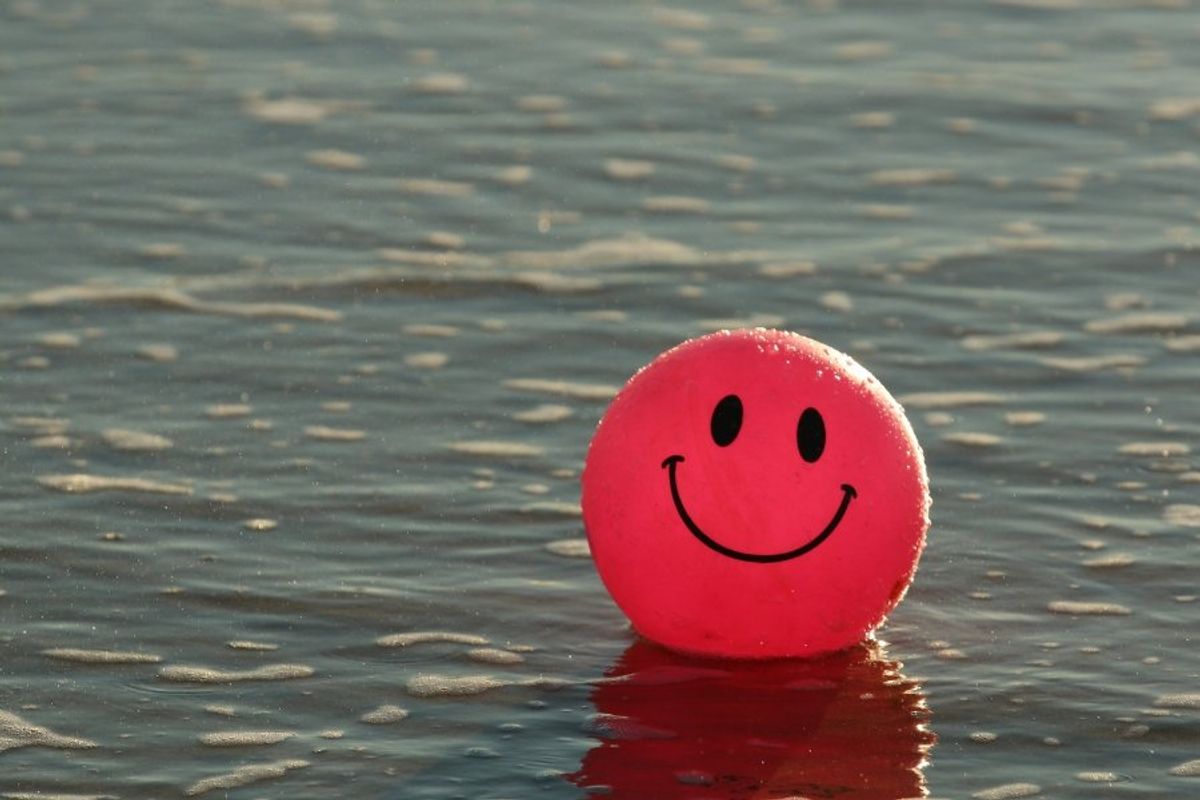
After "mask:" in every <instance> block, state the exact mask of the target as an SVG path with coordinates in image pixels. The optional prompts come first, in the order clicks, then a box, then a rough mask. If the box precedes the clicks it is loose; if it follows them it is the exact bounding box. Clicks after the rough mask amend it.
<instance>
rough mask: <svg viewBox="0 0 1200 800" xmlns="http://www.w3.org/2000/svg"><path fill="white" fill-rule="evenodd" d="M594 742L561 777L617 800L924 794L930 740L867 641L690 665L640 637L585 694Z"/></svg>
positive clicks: (917, 706)
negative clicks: (802, 653)
mask: <svg viewBox="0 0 1200 800" xmlns="http://www.w3.org/2000/svg"><path fill="white" fill-rule="evenodd" d="M591 697H592V702H593V703H594V704H595V706H596V709H597V711H598V712H599V713H598V716H597V720H596V726H595V727H596V736H597V737H598V738H600V739H601V743H600V744H599V745H598V746H597V747H595V748H593V749H592V750H590V751H589V752H588V753H587V755H585V756H584V758H583V763H582V764H581V765H580V768H579V770H578V771H576V772H574V773H572V774H571V775H569V776H567V777H568V779H569V780H571V781H572V782H573V783H575V784H576V785H578V786H580V787H597V789H599V787H606V788H607V790H608V791H609V792H611V793H610V794H607V795H604V794H601V795H599V796H600V797H604V796H608V797H613V798H617V800H621V799H622V798H625V799H626V800H629V799H632V798H636V799H637V800H675V799H676V798H677V799H678V800H725V799H726V798H728V799H729V800H735V799H736V800H760V799H762V800H765V799H766V798H797V799H799V798H813V799H814V800H815V798H838V799H839V800H867V799H868V798H870V799H871V800H899V799H900V798H915V797H927V796H928V792H927V791H926V788H925V778H924V775H923V774H922V772H921V770H922V768H923V767H924V765H925V762H926V758H927V756H928V753H929V751H930V750H931V749H932V747H933V745H934V742H935V741H936V740H937V737H936V736H935V734H934V733H933V732H932V731H931V730H929V728H928V726H927V724H926V723H927V721H928V718H929V711H928V708H927V707H926V705H925V698H924V696H923V695H922V694H921V692H920V688H919V687H918V686H917V684H916V683H915V682H913V681H911V680H909V679H907V678H905V677H904V676H903V675H901V674H900V664H899V663H897V662H895V661H890V660H888V659H887V658H885V656H884V654H883V651H882V648H880V647H879V646H878V645H877V644H872V643H865V644H862V645H859V646H857V647H855V648H852V649H850V650H847V651H844V652H841V653H838V654H835V655H832V656H828V657H826V658H821V659H816V660H811V661H767V662H731V661H717V660H709V659H700V658H693V657H690V656H684V655H680V654H677V653H672V652H670V651H667V650H663V649H661V648H659V647H657V646H655V645H652V644H650V643H648V642H645V641H639V642H637V643H635V644H634V645H633V646H631V647H630V648H629V649H628V650H626V651H625V653H624V654H623V655H622V656H621V658H620V659H619V660H618V661H617V662H616V664H614V665H613V667H612V668H611V669H610V670H609V671H608V673H607V674H606V676H605V678H604V680H603V681H601V682H600V683H598V684H597V686H596V688H595V689H594V690H593V691H592V696H591Z"/></svg>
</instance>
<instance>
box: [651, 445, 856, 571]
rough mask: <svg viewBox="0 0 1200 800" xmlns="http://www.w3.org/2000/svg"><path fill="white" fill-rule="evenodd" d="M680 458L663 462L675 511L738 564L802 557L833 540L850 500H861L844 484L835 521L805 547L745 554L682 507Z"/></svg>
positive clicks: (699, 535) (706, 541) (698, 534)
mask: <svg viewBox="0 0 1200 800" xmlns="http://www.w3.org/2000/svg"><path fill="white" fill-rule="evenodd" d="M683 460H684V458H683V456H681V455H673V456H667V457H666V458H665V459H663V462H662V467H663V469H665V470H667V474H668V476H669V478H668V479H669V481H670V483H671V499H672V500H673V501H674V502H675V511H676V512H677V513H678V514H679V519H680V520H681V521H682V522H683V524H684V525H686V526H687V529H688V530H689V531H691V532H692V535H693V536H695V537H696V538H697V539H699V540H700V541H701V542H702V543H703V544H704V545H705V546H706V547H708V548H709V549H710V550H715V551H716V552H718V553H720V554H721V555H723V556H728V557H729V558H736V559H737V560H738V561H749V562H751V563H754V564H775V563H778V562H780V561H788V560H790V559H793V558H799V557H800V556H802V555H804V554H805V553H807V552H810V551H811V550H813V549H814V548H816V547H819V546H820V544H821V543H822V542H824V541H825V540H826V539H828V538H829V537H830V535H831V534H832V533H833V532H834V531H835V530H836V529H837V526H838V524H839V523H840V522H841V521H842V517H844V516H845V515H846V509H848V508H850V501H851V500H853V499H855V498H856V497H858V492H856V491H855V490H854V487H853V486H851V485H850V484H848V483H843V484H842V502H841V504H840V505H838V509H837V511H836V512H834V515H833V519H831V520H829V524H828V525H826V526H825V529H824V530H823V531H821V532H820V533H818V534H817V535H816V536H814V537H813V538H812V539H809V540H808V541H807V542H805V543H804V544H802V545H800V546H799V547H796V548H794V549H792V550H785V551H784V552H782V553H745V552H742V551H741V550H734V549H733V548H732V547H726V546H725V545H723V544H721V543H720V542H718V541H717V540H715V539H713V538H712V537H711V536H709V535H708V534H707V533H705V532H704V531H703V530H701V529H700V526H699V525H697V524H696V523H695V521H694V520H693V519H692V518H691V516H690V515H689V514H688V512H687V508H685V507H684V505H683V499H682V498H680V496H679V486H678V484H677V483H676V482H675V466H676V465H677V464H678V463H679V462H681V461H683Z"/></svg>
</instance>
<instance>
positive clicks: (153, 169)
mask: <svg viewBox="0 0 1200 800" xmlns="http://www.w3.org/2000/svg"><path fill="white" fill-rule="evenodd" d="M1198 74H1200V16H1198V15H1197V13H1196V7H1195V4H1194V3H1192V2H1189V0H1163V1H1162V2H1153V1H1147V2H1137V1H1136V0H1129V1H1128V2H1126V1H1125V0H1075V1H1071V0H1065V1H1064V0H1056V1H1054V2H1045V1H1044V0H1043V1H1041V2H1039V1H1038V0H1029V1H1028V2H1022V1H1021V0H1015V1H1010V2H991V3H940V4H934V3H906V4H900V5H896V4H885V3H865V2H864V3H858V2H855V3H843V4H838V3H836V2H814V3H811V4H807V5H805V4H790V3H781V2H771V0H757V1H755V2H750V1H749V0H747V2H743V3H741V4H731V3H717V2H701V1H700V0H694V1H693V2H690V3H688V4H687V5H686V6H684V5H682V4H680V5H672V6H660V5H655V4H650V3H603V4H600V3H594V4H581V3H580V4H564V3H554V2H544V1H543V0H534V1H533V2H459V3H446V4H442V3H415V2H414V3H406V4H391V3H381V2H369V1H366V0H364V1H362V2H349V1H347V2H343V3H336V4H335V3H330V2H320V0H226V1H225V2H218V3H183V2H177V1H168V2H155V3H149V2H143V3H138V2H132V1H128V2H113V3H86V2H75V3H71V4H59V3H50V2H35V1H34V0H5V2H3V4H0V259H2V263H3V268H4V269H3V285H2V287H0V291H2V292H3V294H2V295H0V324H2V325H3V332H4V336H3V339H2V340H0V376H2V377H0V386H2V397H3V403H4V408H3V411H2V412H0V423H2V430H0V436H2V438H0V442H2V445H0V447H2V449H0V453H2V458H3V474H4V479H3V481H0V510H2V513H3V519H4V526H3V532H2V533H0V620H2V628H0V648H2V650H0V654H2V655H0V792H2V793H4V794H5V795H6V796H8V797H26V796H50V795H62V794H66V795H84V796H90V797H96V796H104V797H119V798H123V799H127V798H154V797H178V796H182V795H184V794H185V793H191V794H199V795H200V796H224V795H225V794H226V793H227V794H228V795H229V796H231V797H293V796H342V795H344V794H345V793H346V791H347V790H348V788H349V790H350V791H352V792H353V794H354V795H355V796H360V797H381V798H452V797H470V798H492V799H493V800H500V799H501V798H515V797H534V796H538V797H543V796H544V797H547V798H575V797H582V796H585V795H586V794H589V793H596V792H601V791H608V792H610V793H611V796H614V797H621V798H649V797H676V796H678V797H690V798H714V797H769V796H789V794H790V795H800V796H812V797H832V796H837V797H883V798H888V797H897V796H904V795H906V794H909V795H918V796H920V795H923V794H928V795H929V796H933V797H943V798H950V797H968V796H971V795H973V794H976V793H980V794H978V796H979V797H982V798H988V797H992V798H996V797H1018V796H1028V795H1031V794H1032V793H1033V792H1035V791H1040V793H1041V794H1042V795H1043V796H1047V797H1058V798H1085V797H1086V798H1092V797H1097V796H1113V797H1128V798H1132V797H1186V796H1189V795H1192V794H1195V793H1196V792H1197V787H1198V786H1200V784H1197V783H1196V778H1195V777H1190V776H1189V773H1193V774H1194V773H1195V772H1196V771H1198V770H1197V768H1196V767H1195V766H1192V767H1188V766H1186V764H1188V762H1190V761H1191V760H1193V759H1197V758H1200V716H1198V715H1200V712H1198V711H1197V709H1196V707H1197V705H1200V697H1198V696H1197V694H1196V692H1197V689H1198V688H1200V687H1198V686H1197V679H1198V677H1200V656H1198V655H1197V652H1198V651H1197V648H1196V633H1195V632H1196V630H1197V629H1198V626H1197V622H1198V621H1200V613H1198V611H1200V602H1198V601H1197V599H1196V597H1197V594H1198V593H1200V589H1198V585H1197V579H1196V575H1197V568H1198V567H1200V555H1198V552H1200V550H1198V540H1197V535H1198V534H1200V508H1198V506H1200V499H1198V496H1200V490H1198V484H1200V467H1198V466H1197V463H1196V460H1195V459H1196V455H1195V448H1196V441H1197V432H1198V431H1200V411H1198V408H1200V407H1198V406H1197V404H1196V402H1195V387H1196V385H1197V375H1198V371H1197V364H1198V362H1197V357H1198V356H1197V354H1198V353H1200V338H1197V337H1198V335H1200V325H1198V319H1200V314H1198V312H1197V308H1198V307H1200V306H1198V302H1197V301H1198V298H1200V289H1198V287H1200V281H1198V280H1197V277H1198V275H1200V269H1198V268H1200V255H1198V254H1197V251H1196V249H1195V243H1196V239H1197V229H1198V228H1200V203H1198V202H1197V191H1196V187H1197V186H1198V185H1200V127H1198V126H1200V79H1197V77H1196V76H1197V75H1198ZM745 324H763V325H771V326H779V327H786V328H790V329H794V330H799V331H802V332H807V333H809V334H811V335H814V336H816V337H817V338H820V339H821V340H823V341H825V342H828V343H829V344H831V345H834V346H836V347H838V348H840V349H843V350H845V351H847V352H849V353H851V354H852V355H854V356H855V357H856V358H857V359H858V360H860V361H861V362H863V363H864V364H865V365H867V366H868V367H869V368H870V369H871V370H872V371H873V372H874V373H875V374H876V375H877V376H878V377H879V378H880V379H881V380H882V381H883V382H884V383H885V384H886V385H887V386H888V387H889V388H890V389H891V390H892V392H893V393H894V394H896V395H897V396H898V397H901V398H902V399H903V400H904V401H905V403H906V406H907V408H908V410H909V414H910V416H911V417H912V419H913V423H914V426H915V427H916V430H917V433H918V436H919V438H920V439H921V441H922V443H923V445H924V447H925V450H926V456H927V460H928V466H929V471H930V474H931V478H932V482H933V493H934V524H933V528H932V530H931V533H930V543H929V548H928V550H927V551H926V554H925V556H924V559H923V563H922V566H921V568H920V570H919V572H918V576H917V580H916V583H915V585H914V588H913V590H912V591H911V592H910V594H909V596H908V598H907V600H906V601H905V602H904V603H903V604H902V605H901V606H900V608H899V609H898V610H897V611H896V613H895V614H893V616H892V618H891V620H890V621H889V623H888V625H887V626H886V627H885V628H884V629H883V630H882V631H881V634H880V636H881V638H882V639H883V640H885V641H886V643H887V644H886V647H885V648H884V649H883V650H881V651H880V650H872V649H865V650H858V651H852V652H851V653H849V654H846V655H843V656H841V657H839V659H840V660H837V659H835V660H834V661H827V662H819V663H817V664H796V665H791V666H789V667H780V666H778V665H775V666H770V665H767V666H763V665H758V666H754V665H749V666H748V665H724V664H712V663H708V662H704V663H699V664H697V663H693V662H691V661H689V660H688V659H684V658H680V657H675V656H669V655H666V654H663V653H660V652H657V651H654V650H653V649H649V650H647V649H646V648H645V646H644V645H640V644H637V643H636V641H635V639H634V637H633V636H632V634H631V633H630V631H629V629H628V627H627V626H626V623H625V621H624V619H623V618H622V616H621V615H620V613H619V612H618V611H617V610H616V609H615V608H614V607H613V606H612V604H611V603H610V601H609V600H608V598H607V596H606V594H605V593H604V591H603V588H602V587H601V585H600V584H599V581H598V580H597V578H596V576H595V574H594V571H593V569H592V567H591V565H590V563H589V561H588V560H587V558H586V551H585V550H584V549H583V548H582V547H581V545H580V539H581V537H582V529H581V524H580V520H579V517H578V508H577V501H578V486H577V481H578V473H579V469H580V467H581V464H582V458H583V454H584V452H585V448H586V445H587V441H588V438H589V436H590V433H591V431H592V429H593V426H594V424H595V422H596V420H597V419H598V417H599V415H600V414H601V413H602V411H603V409H604V406H605V402H606V400H607V398H608V397H609V396H610V394H611V391H612V388H613V387H616V386H619V385H620V384H621V382H622V381H624V380H625V378H626V377H627V376H628V375H629V374H630V373H632V371H633V370H634V369H636V368H637V367H638V366H640V365H641V364H643V363H645V362H646V361H647V360H649V359H650V358H651V357H653V355H655V354H656V353H657V352H659V351H660V350H662V349H664V348H666V347H668V346H671V345H673V344H675V343H677V342H679V341H680V340H682V339H684V338H687V337H689V336H692V335H696V334H699V333H702V332H704V331H707V330H712V329H715V328H720V327H723V326H733V325H745ZM81 476H82V477H81ZM1078 604H1085V605H1078ZM1081 612H1090V613H1081ZM423 631H434V632H443V633H449V634H454V636H449V637H440V638H442V639H447V638H448V639H451V641H418V642H412V643H408V644H404V642H405V640H404V639H403V637H401V638H400V639H399V641H397V639H395V638H392V639H388V638H386V637H390V636H392V635H393V634H403V633H412V632H423ZM435 638H438V637H435ZM377 640H382V641H383V642H384V644H379V643H377ZM385 644H389V645H390V646H384V645H385ZM64 651H65V652H64ZM78 651H84V652H78ZM96 651H101V652H96ZM498 651H499V652H498ZM122 654H123V655H122ZM96 662H102V663H96ZM113 662H132V663H113ZM628 674H632V675H633V676H634V677H632V678H626V679H624V680H621V679H619V678H620V676H622V675H628ZM606 676H607V677H606ZM397 708H399V709H403V711H405V712H407V715H405V714H404V713H402V712H400V711H398V710H397ZM742 709H744V713H743V712H742ZM364 717H366V718H367V720H369V721H364V719H363V718H364ZM247 732H249V733H247ZM664 737H666V738H664ZM935 740H936V741H935ZM714 741H716V742H719V743H721V744H722V745H724V747H723V749H721V748H718V749H714V747H713V746H712V743H713V742H714ZM243 784H244V785H245V786H246V788H239V785H243Z"/></svg>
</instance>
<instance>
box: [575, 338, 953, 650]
mask: <svg viewBox="0 0 1200 800" xmlns="http://www.w3.org/2000/svg"><path fill="white" fill-rule="evenodd" d="M582 505H583V515H584V526H585V529H586V531H587V535H588V540H589V542H590V544H591V548H592V555H593V559H594V561H595V564H596V567H597V569H598V571H599V573H600V577H601V579H602V580H603V581H604V584H605V586H606V587H607V588H608V589H609V592H610V593H611V594H612V596H613V599H614V600H615V601H616V602H617V605H618V606H620V607H621V609H622V610H623V611H625V613H626V614H627V615H628V616H629V618H630V619H631V621H632V622H633V624H634V627H635V628H636V629H637V630H638V631H639V632H640V633H641V634H642V635H644V636H646V637H647V638H650V639H653V640H655V641H657V642H659V643H661V644H665V645H667V646H668V647H673V648H675V649H678V650H685V651H690V652H695V653H704V654H712V655H727V656H738V657H777V656H792V655H813V654H817V653H821V652H826V651H829V650H836V649H840V648H842V647H846V646H849V645H851V644H854V643H856V642H858V641H860V640H861V639H862V638H863V636H864V635H866V634H867V633H868V632H869V631H870V630H872V629H873V628H874V627H876V626H877V625H878V624H879V623H880V622H881V621H882V619H883V618H884V616H885V615H886V614H887V612H888V611H890V610H891V608H892V607H894V606H895V604H896V603H897V602H899V600H900V598H901V597H902V596H903V594H904V591H905V589H906V588H907V586H908V583H909V580H910V578H911V576H912V574H913V571H914V569H915V567H916V562H917V558H918V556H919V555H920V552H921V549H922V547H923V545H924V535H925V530H926V528H927V526H928V506H929V496H928V489H927V484H926V478H925V469H924V461H923V457H922V455H921V450H920V447H919V445H918V444H917V442H916V439H915V437H914V436H913V433H912V429H911V427H910V426H909V425H908V422H907V420H906V419H905V417H904V413H903V410H902V409H901V408H900V406H899V404H898V403H896V401H895V400H894V399H892V397H891V395H890V394H888V393H887V391H886V390H885V389H884V388H883V386H882V385H881V384H880V383H879V382H878V381H877V380H876V379H875V378H874V377H873V376H872V375H871V374H870V373H869V372H867V370H866V369H864V368H863V367H862V366H860V365H859V364H857V363H856V362H855V361H854V360H853V359H851V358H850V357H849V356H846V355H844V354H842V353H839V352H838V351H836V350H833V349H832V348H829V347H827V346H825V345H822V344H820V343H819V342H815V341H813V340H812V339H808V338H806V337H803V336H800V335H798V334H794V333H787V332H782V331H766V330H761V329H758V330H752V331H750V330H747V331H732V332H728V331H726V332H722V333H719V334H711V335H709V336H704V337H701V338H699V339H694V340H691V341H689V342H685V343H684V344H682V345H680V346H679V347H676V348H673V349H672V350H669V351H667V352H666V353H664V354H662V355H661V356H659V357H658V358H657V359H655V360H654V361H653V362H652V363H651V364H650V365H648V366H647V367H645V368H643V369H642V370H640V371H639V372H638V373H637V374H636V375H634V377H633V378H631V379H630V381H629V383H628V384H627V385H626V386H625V387H624V388H623V389H622V390H621V392H620V393H619V394H618V395H617V397H616V398H615V399H614V400H613V402H612V404H611V405H610V407H609V409H608V411H607V412H606V413H605V415H604V418H603V419H602V421H601V423H600V425H599V426H598V428H597V431H596V434H595V436H594V437H593V439H592V444H591V447H590V448H589V451H588V457H587V463H586V465H585V469H584V475H583V496H582Z"/></svg>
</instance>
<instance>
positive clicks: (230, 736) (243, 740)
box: [200, 731, 296, 747]
mask: <svg viewBox="0 0 1200 800" xmlns="http://www.w3.org/2000/svg"><path fill="white" fill-rule="evenodd" d="M295 735H296V734H295V732H294V731H217V732H215V733H204V734H201V735H200V744H202V745H205V746H206V747H262V746H264V745H271V744H279V743H280V742H286V741H287V740H288V739H291V738H292V737H294V736H295Z"/></svg>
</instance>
